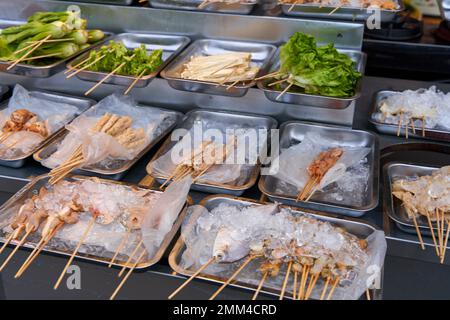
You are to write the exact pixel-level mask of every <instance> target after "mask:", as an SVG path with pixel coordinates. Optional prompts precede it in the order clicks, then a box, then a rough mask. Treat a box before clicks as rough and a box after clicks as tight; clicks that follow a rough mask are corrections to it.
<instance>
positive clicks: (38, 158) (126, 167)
mask: <svg viewBox="0 0 450 320" xmlns="http://www.w3.org/2000/svg"><path fill="white" fill-rule="evenodd" d="M141 106H142V105H141ZM147 107H151V106H147ZM151 108H154V109H159V110H162V111H165V112H171V113H174V114H175V115H176V116H177V120H176V121H175V122H174V123H173V124H172V125H170V126H169V127H167V129H166V130H164V131H163V132H162V133H161V134H160V135H159V136H158V137H156V138H155V139H154V140H153V141H151V142H150V143H149V144H148V145H147V146H146V147H145V148H144V149H142V150H141V151H140V152H139V153H138V154H137V155H136V157H134V158H133V159H132V160H129V161H126V162H125V163H124V166H122V167H121V168H119V169H116V170H114V171H111V170H103V169H97V168H83V167H82V168H80V170H81V171H83V172H91V173H97V174H101V175H116V174H120V173H123V172H125V171H127V170H129V169H130V168H131V167H132V166H133V165H134V164H135V163H136V162H137V161H139V160H140V159H141V158H142V157H143V156H144V154H146V153H147V152H148V151H150V150H151V149H152V148H153V147H154V146H155V145H157V144H158V143H159V142H160V141H161V140H162V139H163V138H164V137H165V136H166V135H167V134H168V133H169V132H170V131H172V129H173V128H174V127H175V126H176V125H177V124H178V123H179V122H180V121H181V119H182V118H183V113H182V112H179V111H174V110H170V109H164V108H160V107H151ZM74 120H75V119H74ZM65 133H67V129H65V128H63V130H62V131H61V132H60V133H59V134H58V136H55V137H53V139H51V140H49V141H48V142H47V143H46V144H45V145H43V146H42V147H41V149H39V150H38V151H36V152H35V153H34V154H33V159H34V160H36V161H37V162H40V163H41V164H42V160H43V159H42V157H41V152H42V151H43V150H44V149H46V148H47V147H49V146H50V145H52V144H53V143H54V142H55V141H56V140H57V139H58V138H59V137H60V136H61V135H63V134H65Z"/></svg>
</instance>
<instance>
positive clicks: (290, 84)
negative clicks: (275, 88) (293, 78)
mask: <svg viewBox="0 0 450 320" xmlns="http://www.w3.org/2000/svg"><path fill="white" fill-rule="evenodd" d="M293 85H294V84H293V83H292V82H289V85H288V86H286V88H285V89H284V90H283V91H281V93H280V94H279V95H278V96H277V97H276V98H275V100H278V99H280V98H281V97H282V96H283V95H284V94H285V93H286V92H288V90H289V89H290V88H291V87H292V86H293Z"/></svg>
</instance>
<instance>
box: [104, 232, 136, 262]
mask: <svg viewBox="0 0 450 320" xmlns="http://www.w3.org/2000/svg"><path fill="white" fill-rule="evenodd" d="M130 233H131V230H130V229H128V230H127V233H126V234H125V235H124V236H123V238H122V241H120V243H119V245H118V247H117V249H116V252H115V253H114V255H113V257H112V258H111V261H110V262H109V264H108V268H111V267H112V265H113V263H114V261H116V258H117V256H118V255H119V252H120V250H122V248H123V246H124V245H125V243H126V242H127V240H128V237H129V236H130Z"/></svg>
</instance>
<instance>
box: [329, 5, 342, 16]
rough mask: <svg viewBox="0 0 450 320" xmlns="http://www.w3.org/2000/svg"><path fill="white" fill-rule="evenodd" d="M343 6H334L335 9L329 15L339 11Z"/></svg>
mask: <svg viewBox="0 0 450 320" xmlns="http://www.w3.org/2000/svg"><path fill="white" fill-rule="evenodd" d="M340 8H341V6H337V7H336V8H334V9H333V10H331V11H330V13H329V14H328V15H329V16H331V15H332V14H333V13H335V12H336V11H338V10H339V9H340Z"/></svg>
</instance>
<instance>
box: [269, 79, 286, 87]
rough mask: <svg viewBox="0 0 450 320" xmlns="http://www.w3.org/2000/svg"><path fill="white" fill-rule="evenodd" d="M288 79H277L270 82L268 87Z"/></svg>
mask: <svg viewBox="0 0 450 320" xmlns="http://www.w3.org/2000/svg"><path fill="white" fill-rule="evenodd" d="M286 81H288V80H287V79H281V80H277V81H275V82H272V83H269V84H268V85H267V86H268V87H272V86H274V85H276V84H280V83H283V82H286Z"/></svg>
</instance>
